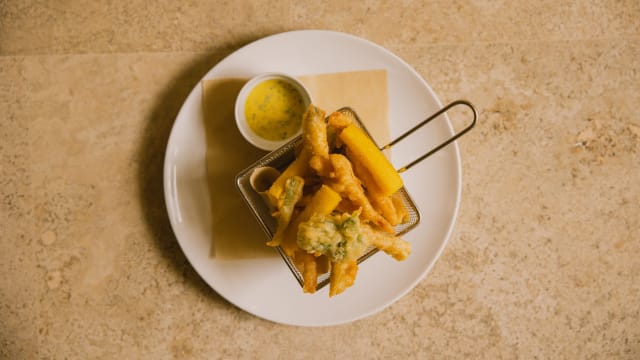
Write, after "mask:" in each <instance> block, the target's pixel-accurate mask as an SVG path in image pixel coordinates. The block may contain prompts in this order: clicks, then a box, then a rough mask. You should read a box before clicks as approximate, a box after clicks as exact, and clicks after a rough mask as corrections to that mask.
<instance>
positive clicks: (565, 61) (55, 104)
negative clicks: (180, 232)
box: [0, 0, 640, 359]
mask: <svg viewBox="0 0 640 360" xmlns="http://www.w3.org/2000/svg"><path fill="white" fill-rule="evenodd" d="M303 28H310V29H311V28H314V29H315V28H323V29H331V30H338V31H344V32H349V33H352V34H354V35H357V36H361V37H364V38H367V39H369V40H372V41H375V42H377V43H379V44H381V45H383V46H385V47H387V48H388V49H390V50H391V51H393V52H395V53H396V54H398V55H399V56H400V57H402V58H403V59H405V60H406V61H407V62H409V63H410V64H411V65H412V66H414V67H415V68H416V70H417V71H418V72H419V73H420V74H421V75H423V76H424V77H425V79H427V81H428V82H429V83H430V85H431V86H432V87H433V88H434V90H435V91H436V93H437V94H438V95H439V96H440V98H441V99H442V100H443V102H447V101H450V100H454V99H457V98H467V99H469V100H471V101H473V102H474V103H475V104H476V105H477V107H478V109H479V111H480V122H479V124H478V126H477V127H476V129H474V130H473V132H471V133H470V134H469V135H467V136H465V137H464V138H463V140H462V141H461V142H460V148H461V153H462V164H463V198H462V204H461V210H460V215H459V218H458V222H457V225H456V229H455V232H454V235H453V237H452V239H451V241H450V242H449V245H448V247H447V248H446V249H445V251H444V253H443V256H442V257H441V258H440V260H439V261H438V262H437V264H436V266H435V267H434V268H433V270H432V272H431V273H430V274H429V275H428V276H427V277H426V278H425V279H424V280H423V281H422V282H421V283H420V284H419V285H418V286H417V287H416V288H415V289H414V290H413V291H411V292H410V293H409V294H408V295H407V296H405V297H403V298H402V299H401V300H399V301H398V302H396V303H395V304H393V305H392V306H391V307H389V308H387V309H386V310H384V311H382V312H380V313H378V314H376V315H374V316H372V317H369V318H366V319H364V320H360V321H357V322H355V323H351V324H347V325H342V326H337V327H330V328H320V329H316V328H294V327H290V326H283V325H277V324H273V323H270V322H267V321H265V320H261V319H259V318H256V317H254V316H252V315H249V314H247V313H245V312H243V311H241V310H239V309H237V308H235V307H234V306H233V305H231V304H229V303H227V302H226V301H225V300H223V299H222V298H221V297H220V296H219V295H218V294H216V293H215V292H214V291H213V290H211V289H210V288H209V287H208V286H207V285H206V284H205V283H204V282H203V281H202V280H201V279H200V278H199V277H198V275H197V274H196V273H195V271H194V270H193V268H192V267H191V265H190V264H189V263H188V262H187V260H186V259H185V257H184V255H183V254H182V252H181V251H180V248H179V246H178V244H177V242H176V239H175V237H174V235H173V233H172V231H171V228H170V226H169V222H168V218H167V215H166V213H165V210H164V202H163V198H162V181H161V169H162V162H163V155H164V147H165V144H166V141H167V138H168V135H169V131H170V127H171V125H172V122H173V120H174V118H175V116H176V114H177V111H178V109H179V107H180V106H181V104H182V102H183V101H184V99H185V97H186V96H187V94H188V92H189V91H190V89H191V88H192V87H193V86H195V85H196V84H197V82H198V80H199V79H200V77H201V76H202V75H203V74H204V73H205V72H206V71H207V70H208V69H210V68H211V67H212V66H213V65H215V64H216V63H217V62H218V61H219V60H220V59H222V58H223V57H224V56H225V55H228V54H229V53H230V52H232V51H233V50H235V49H237V48H238V47H239V46H241V45H243V44H246V43H248V42H250V41H253V40H256V39H258V38H260V37H262V36H266V35H270V34H274V33H277V32H280V31H286V30H294V29H303ZM638 59H640V3H639V2H637V1H606V0H603V1H575V2H568V1H563V2H561V1H541V2H529V1H487V0H474V1H454V2H451V1H439V0H435V1H429V2H423V1H402V2H395V1H388V2H378V1H364V2H344V1H328V2H310V1H283V2H266V1H237V2H233V1H214V2H193V1H189V2H182V1H157V2H154V3H153V4H150V3H149V2H146V1H139V0H134V1H126V2H125V1H123V2H114V3H109V2H89V1H68V2H60V1H0V161H1V162H0V228H1V229H2V231H1V232H0V319H1V320H0V358H6V359H22V358H25V359H35V358H42V359H63V358H70V359H71V358H74V359H76V358H80V359H83V358H154V359H171V358H178V359H184V358H206V359H212V358H233V359H235V358H266V359H278V358H299V359H307V358H323V359H326V358H368V359H369V358H380V359H388V358H415V359H425V358H438V359H442V358H451V359H460V358H473V359H535V358H538V359H605V358H606V359H638V358H640V325H639V324H640V115H638V114H639V113H638V110H637V107H638V105H639V104H640V61H638ZM454 123H455V124H454V125H456V126H461V125H462V124H459V123H457V122H456V120H455V119H454Z"/></svg>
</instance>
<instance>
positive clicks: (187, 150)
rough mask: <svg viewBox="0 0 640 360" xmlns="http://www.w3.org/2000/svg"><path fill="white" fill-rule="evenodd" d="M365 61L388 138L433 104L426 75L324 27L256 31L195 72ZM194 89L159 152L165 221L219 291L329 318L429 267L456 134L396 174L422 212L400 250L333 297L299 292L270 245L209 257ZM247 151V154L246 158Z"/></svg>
mask: <svg viewBox="0 0 640 360" xmlns="http://www.w3.org/2000/svg"><path fill="white" fill-rule="evenodd" d="M372 69H386V70H387V75H388V86H389V88H388V91H389V119H390V127H391V137H392V138H395V137H397V136H398V135H400V134H402V133H403V132H404V131H406V130H407V129H409V128H411V127H412V126H413V125H415V124H416V123H418V122H419V121H421V120H423V119H424V118H426V117H427V116H428V115H430V114H432V113H434V112H436V111H437V110H438V109H439V108H441V106H442V105H441V103H440V101H439V100H438V98H437V96H436V95H435V94H434V92H433V91H432V90H431V88H430V87H429V85H428V84H427V83H426V82H425V80H423V79H422V77H421V76H420V75H419V74H418V73H417V72H416V71H415V70H414V69H413V68H411V67H410V66H409V65H408V64H407V63H405V62H404V61H403V60H401V59H400V58H398V57H397V56H396V55H394V54H392V53H391V52H389V51H388V50H386V49H384V48H382V47H380V46H378V45H376V44H374V43H371V42H369V41H367V40H363V39H361V38H358V37H355V36H352V35H348V34H344V33H338V32H332V31H319V30H304V31H292V32H286V33H281V34H277V35H273V36H269V37H266V38H263V39H260V40H258V41H255V42H253V43H251V44H249V45H247V46H244V47H243V48H241V49H239V50H237V51H236V52H234V53H233V54H231V55H229V56H228V57H227V58H225V59H224V60H222V61H220V63H218V64H217V65H216V66H214V67H213V69H211V70H210V71H209V72H208V73H207V74H206V75H205V76H204V79H210V78H220V77H250V76H253V75H256V74H258V73H262V72H282V73H287V74H290V75H294V76H297V75H307V74H319V73H332V72H340V71H354V70H372ZM201 96H202V89H201V86H200V84H198V85H197V86H196V87H195V88H194V89H193V90H192V91H191V93H190V94H189V97H188V98H187V99H186V101H185V103H184V105H183V106H182V108H181V110H180V112H179V113H178V116H177V118H176V121H175V123H174V125H173V129H172V131H171V136H170V138H169V142H168V144H167V150H166V155H165V164H164V192H165V201H166V204H167V210H168V212H169V219H170V221H171V226H172V227H173V231H174V232H175V235H176V238H177V239H178V242H179V243H180V246H181V248H182V250H183V251H184V253H185V255H186V257H187V259H188V260H189V261H190V262H191V264H192V265H193V267H194V268H195V269H196V271H197V272H198V274H200V276H201V277H202V278H203V279H204V280H205V281H206V282H207V283H208V284H209V286H211V287H212V288H213V289H214V290H215V291H216V292H217V293H218V294H220V295H221V296H223V297H224V298H225V299H227V300H228V301H229V302H231V303H233V304H235V305H236V306H238V307H239V308H241V309H243V310H245V311H247V312H249V313H252V314H254V315H256V316H259V317H262V318H264V319H268V320H271V321H274V322H278V323H284V324H291V325H301V326H325V325H335V324H341V323H346V322H350V321H354V320H357V319H361V318H364V317H366V316H369V315H372V314H374V313H376V312H378V311H380V310H382V309H384V308H385V307H387V306H389V305H390V304H392V303H393V302H394V301H396V300H398V299H399V298H400V297H402V296H403V295H404V294H406V293H407V292H408V291H409V290H411V289H412V288H413V287H414V286H415V285H416V284H417V283H418V282H419V281H420V280H421V279H423V278H424V276H425V275H426V274H427V273H428V272H429V270H430V269H431V267H432V266H433V264H434V263H435V261H436V260H437V259H438V257H439V256H440V254H441V252H442V250H443V249H444V247H445V245H446V243H447V241H448V239H449V236H450V235H451V232H452V229H453V225H454V222H455V219H456V215H457V212H458V205H459V202H460V189H461V169H460V154H459V150H458V146H457V144H456V143H453V144H451V145H450V146H447V147H446V148H444V149H443V150H441V151H439V152H438V153H436V154H435V155H433V156H431V157H429V158H428V159H426V160H425V161H423V162H422V163H420V164H418V165H416V166H415V167H413V168H411V169H410V170H409V171H407V172H406V173H403V174H402V177H403V179H404V181H405V186H406V188H407V190H408V192H409V193H410V194H411V196H412V197H413V199H414V200H415V202H416V204H417V206H418V208H419V209H420V212H421V216H422V219H421V222H420V224H419V225H418V226H417V227H416V228H415V229H414V230H412V231H411V232H410V233H408V234H406V235H405V236H404V238H405V239H406V240H408V241H410V242H411V244H412V253H411V255H410V256H409V258H408V259H407V260H405V261H403V262H397V261H395V260H393V259H391V258H390V257H389V256H386V255H385V254H383V253H378V254H376V255H375V256H373V257H371V258H369V259H368V260H366V261H365V262H364V263H362V264H361V266H360V270H359V272H358V276H357V279H356V282H355V284H354V286H352V287H351V288H349V289H347V290H346V291H345V292H344V293H342V294H340V295H338V296H334V297H333V298H329V296H328V286H327V287H325V288H323V289H322V290H320V291H319V292H317V293H315V294H313V295H310V294H304V293H303V292H302V289H301V288H300V286H299V285H298V283H297V281H296V280H295V279H294V277H293V276H292V275H291V273H290V271H289V269H288V268H287V266H286V264H285V263H284V262H283V261H282V259H281V258H280V257H279V256H277V255H275V254H276V253H275V251H274V256H273V257H271V258H262V259H257V260H227V261H221V260H216V259H215V258H211V257H210V256H209V249H210V246H211V229H212V227H211V226H212V225H211V220H210V219H211V216H210V215H211V214H210V212H211V210H210V203H209V196H208V193H209V189H208V183H207V172H206V142H205V131H204V130H205V129H204V124H203V114H202V109H201V103H200V101H201ZM229 126H235V124H233V123H230V124H229ZM452 134H453V130H452V128H451V125H450V123H449V120H448V119H447V118H446V117H443V118H442V119H437V120H435V121H434V122H432V123H431V124H429V125H428V126H427V127H426V129H424V131H420V132H418V133H416V134H414V135H412V136H410V137H409V138H407V139H405V140H404V141H403V142H402V143H401V145H399V146H398V147H397V148H396V147H394V151H393V158H392V162H393V163H394V165H396V166H397V167H400V166H402V165H405V164H406V163H407V162H409V161H410V160H413V159H414V158H415V157H417V155H419V154H420V153H422V152H426V150H427V149H428V148H430V147H432V146H433V145H435V144H436V143H438V142H440V141H442V140H444V139H446V138H448V137H450V136H451V135H452ZM230 151H232V150H231V149H230ZM253 160H255V159H247V165H250V164H251V163H252V161H253ZM247 211H249V209H248V208H247Z"/></svg>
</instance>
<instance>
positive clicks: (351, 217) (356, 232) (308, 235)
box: [298, 211, 369, 263]
mask: <svg viewBox="0 0 640 360" xmlns="http://www.w3.org/2000/svg"><path fill="white" fill-rule="evenodd" d="M359 216H360V211H355V212H353V213H352V214H346V213H345V214H336V215H318V214H316V215H314V216H312V217H311V219H309V221H305V222H303V223H301V224H300V226H299V227H298V246H299V247H300V248H301V249H303V250H306V251H307V252H310V253H314V254H316V255H321V254H322V255H327V257H329V260H331V262H333V263H335V262H350V261H353V260H357V259H358V258H359V257H360V256H362V254H364V252H365V251H366V250H367V248H368V246H369V244H368V243H367V241H366V239H365V238H364V237H363V236H362V235H361V233H360V219H359Z"/></svg>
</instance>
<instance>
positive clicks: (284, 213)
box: [267, 176, 304, 246]
mask: <svg viewBox="0 0 640 360" xmlns="http://www.w3.org/2000/svg"><path fill="white" fill-rule="evenodd" d="M303 186H304V179H302V178H301V177H299V176H292V177H290V178H288V179H287V180H286V181H285V186H284V191H283V192H282V193H281V194H280V198H278V201H277V205H276V208H277V210H278V211H277V214H276V216H277V217H278V228H277V230H276V233H275V234H274V235H273V238H272V239H271V241H269V242H267V245H269V246H278V245H280V243H281V242H282V238H283V237H284V233H285V231H286V230H287V226H289V222H290V221H291V216H292V215H293V209H294V207H295V206H296V204H297V203H298V201H300V199H301V198H302V187H303Z"/></svg>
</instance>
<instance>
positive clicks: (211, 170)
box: [202, 70, 389, 260]
mask: <svg viewBox="0 0 640 360" xmlns="http://www.w3.org/2000/svg"><path fill="white" fill-rule="evenodd" d="M298 79H299V80H300V81H301V82H302V83H303V84H304V85H305V86H306V87H307V89H308V90H309V92H310V94H311V97H312V99H313V103H314V104H315V105H316V106H318V107H320V108H321V109H323V110H325V111H326V112H327V115H328V114H329V113H331V112H332V111H335V110H337V109H339V108H341V107H343V106H349V107H351V108H353V109H354V110H355V111H356V112H357V113H358V116H359V117H360V119H361V120H362V122H363V123H364V124H365V126H366V127H367V129H368V130H369V132H370V133H371V135H372V136H373V138H374V139H375V140H376V142H377V143H378V144H379V145H384V144H386V143H388V142H389V124H388V120H387V117H388V115H387V113H388V105H387V104H388V101H387V74H386V71H385V70H371V71H356V72H342V73H332V74H318V75H306V76H300V77H298ZM246 81H247V79H230V78H224V79H212V80H205V81H203V82H202V90H203V91H202V105H203V112H204V121H205V130H206V140H207V156H206V157H207V175H208V179H209V196H210V200H211V214H212V219H211V220H212V239H211V245H212V246H211V252H210V255H211V256H212V257H215V258H216V259H220V260H234V259H251V258H258V257H267V256H277V255H276V252H275V251H274V249H272V248H269V247H267V246H266V245H265V244H264V243H265V242H266V241H267V238H266V235H265V233H264V232H263V231H262V230H261V229H260V226H259V225H258V222H257V221H256V219H255V218H254V216H253V214H252V213H251V211H250V209H249V207H248V206H247V205H246V204H245V203H244V202H243V200H242V198H241V196H240V194H239V192H238V191H237V190H236V187H235V176H236V175H237V174H238V173H239V172H240V171H242V170H243V169H245V168H246V167H247V166H249V165H251V164H252V163H253V162H254V161H256V160H258V159H259V158H260V157H262V156H264V155H265V154H266V153H265V152H264V151H262V150H259V149H257V148H255V147H253V146H252V145H251V144H249V143H248V142H247V141H246V140H244V138H243V137H242V135H241V134H240V132H239V131H238V129H237V127H236V125H235V119H234V104H235V99H236V96H237V95H238V93H239V91H240V88H241V87H242V85H244V83H245V82H246Z"/></svg>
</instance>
